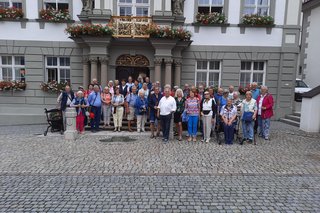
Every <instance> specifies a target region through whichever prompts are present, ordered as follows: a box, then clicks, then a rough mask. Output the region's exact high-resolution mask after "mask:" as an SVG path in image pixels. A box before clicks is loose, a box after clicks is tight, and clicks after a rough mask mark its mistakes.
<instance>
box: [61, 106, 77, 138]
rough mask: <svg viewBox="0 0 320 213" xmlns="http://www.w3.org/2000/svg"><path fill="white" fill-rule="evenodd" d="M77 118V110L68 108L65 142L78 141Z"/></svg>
mask: <svg viewBox="0 0 320 213" xmlns="http://www.w3.org/2000/svg"><path fill="white" fill-rule="evenodd" d="M76 116H77V112H76V109H75V108H71V107H67V109H66V120H67V122H66V124H67V125H66V131H65V132H64V138H65V140H71V141H74V140H76V139H77V136H78V131H77V129H76Z"/></svg>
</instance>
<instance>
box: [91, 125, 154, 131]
mask: <svg viewBox="0 0 320 213" xmlns="http://www.w3.org/2000/svg"><path fill="white" fill-rule="evenodd" d="M85 129H86V130H90V126H86V128H85ZM131 129H132V130H133V131H135V132H136V131H137V127H136V126H133V127H131ZM100 130H105V131H113V130H114V126H113V125H111V126H108V127H106V128H105V129H104V128H102V126H100ZM128 130H129V128H128V126H122V127H121V131H128ZM145 130H146V131H148V132H149V131H150V126H147V125H146V126H145Z"/></svg>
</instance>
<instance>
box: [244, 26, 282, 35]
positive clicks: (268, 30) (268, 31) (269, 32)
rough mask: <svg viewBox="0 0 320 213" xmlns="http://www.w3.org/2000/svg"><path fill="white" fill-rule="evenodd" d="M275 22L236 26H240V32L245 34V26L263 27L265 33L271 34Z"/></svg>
mask: <svg viewBox="0 0 320 213" xmlns="http://www.w3.org/2000/svg"><path fill="white" fill-rule="evenodd" d="M275 26H276V25H275V24H270V25H252V24H238V27H240V34H245V32H246V28H265V29H266V33H267V34H271V32H272V28H274V27H275Z"/></svg>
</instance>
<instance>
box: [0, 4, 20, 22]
mask: <svg viewBox="0 0 320 213" xmlns="http://www.w3.org/2000/svg"><path fill="white" fill-rule="evenodd" d="M23 16H24V13H23V11H22V9H19V8H14V7H9V8H1V7H0V20H2V19H6V20H19V19H22V18H23Z"/></svg>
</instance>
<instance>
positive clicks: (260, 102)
mask: <svg viewBox="0 0 320 213" xmlns="http://www.w3.org/2000/svg"><path fill="white" fill-rule="evenodd" d="M264 97H266V95H264V96H263V95H260V100H259V103H258V115H261V110H262V109H261V107H262V101H263V99H264Z"/></svg>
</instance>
